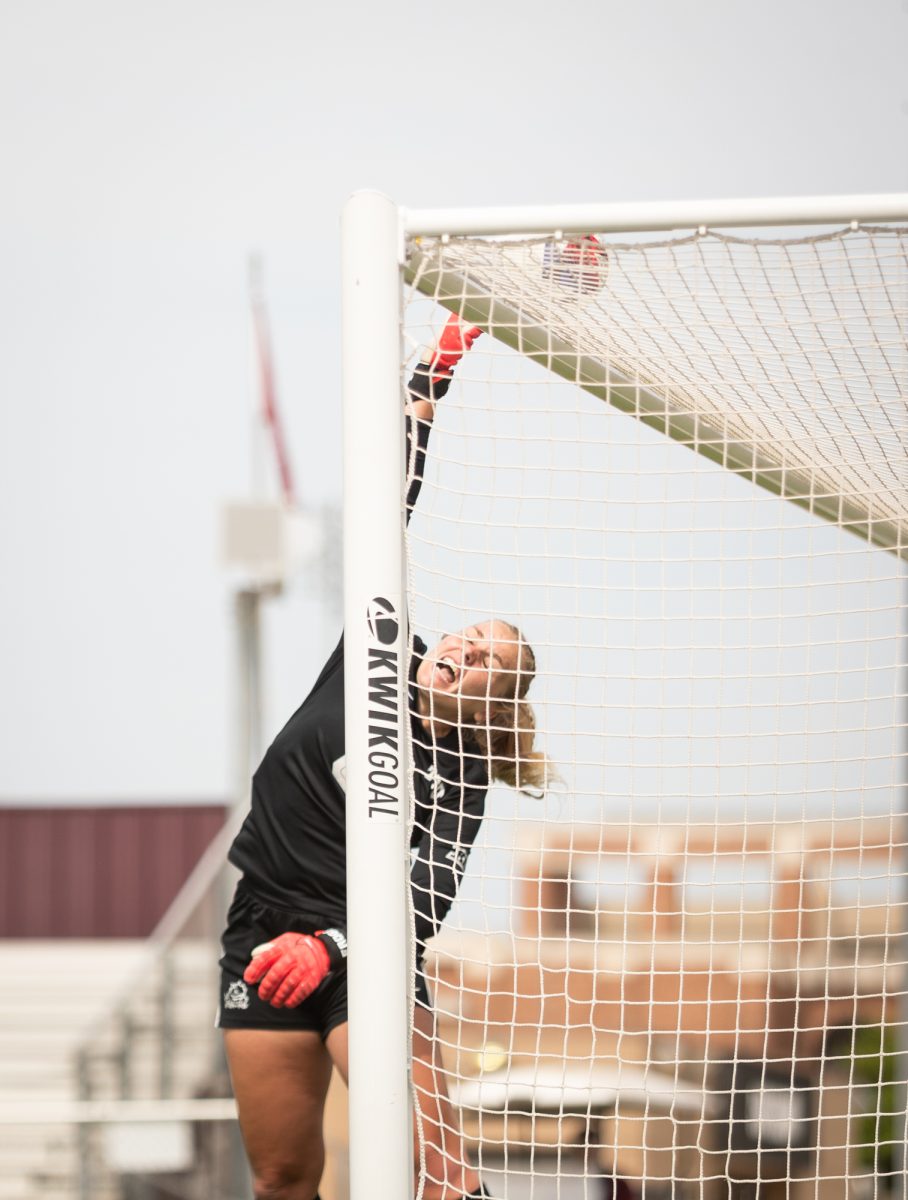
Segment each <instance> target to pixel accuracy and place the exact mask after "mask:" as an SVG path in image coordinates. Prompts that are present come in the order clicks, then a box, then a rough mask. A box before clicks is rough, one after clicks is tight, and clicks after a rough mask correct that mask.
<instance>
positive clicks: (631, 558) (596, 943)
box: [403, 229, 908, 1200]
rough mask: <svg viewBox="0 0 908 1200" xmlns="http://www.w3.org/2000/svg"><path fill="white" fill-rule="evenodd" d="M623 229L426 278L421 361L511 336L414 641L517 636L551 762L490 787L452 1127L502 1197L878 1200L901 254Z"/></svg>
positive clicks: (423, 558) (442, 512)
mask: <svg viewBox="0 0 908 1200" xmlns="http://www.w3.org/2000/svg"><path fill="white" fill-rule="evenodd" d="M601 241H602V246H603V249H604V251H605V254H604V255H602V254H600V255H599V256H598V258H597V259H595V260H593V259H582V258H581V259H580V265H578V256H577V255H576V253H575V252H574V251H573V250H572V248H571V243H570V242H565V243H561V244H554V245H553V244H548V245H547V244H544V243H541V242H535V241H531V242H524V241H516V240H513V239H510V240H508V239H504V240H500V241H494V240H466V239H464V240H458V239H451V240H450V241H445V242H444V243H442V242H437V243H436V242H429V243H423V244H422V245H420V246H419V247H418V249H415V250H414V251H413V253H412V255H411V259H410V275H411V278H414V279H415V284H416V288H418V289H420V290H421V291H423V292H427V293H428V298H426V297H424V296H423V295H420V294H419V293H418V292H417V290H416V288H413V289H412V290H411V291H409V292H408V294H407V306H406V310H405V330H406V337H407V343H406V344H407V361H406V362H405V364H404V367H403V369H404V372H405V374H406V372H407V371H408V370H409V368H410V367H412V364H413V362H414V360H415V354H416V350H417V348H418V347H422V346H424V345H426V344H428V343H430V342H431V341H432V340H433V339H434V337H435V336H436V334H437V333H438V331H439V329H440V328H441V326H442V324H443V323H444V320H445V317H446V315H447V313H446V312H445V310H444V309H443V308H441V307H439V306H438V305H437V304H436V303H435V302H434V299H435V298H438V299H442V300H444V303H445V305H446V306H447V307H448V308H450V307H454V308H456V309H460V310H462V311H463V312H465V313H466V314H468V315H469V316H470V317H471V318H472V319H478V318H480V317H481V316H483V315H484V316H485V317H486V318H488V321H489V324H490V325H491V326H492V327H493V328H494V329H495V330H496V333H497V335H498V336H497V337H495V338H493V337H491V336H484V337H483V338H481V339H480V340H479V341H478V342H477V343H476V346H475V348H474V349H473V350H472V351H471V352H470V353H469V354H468V355H467V356H466V357H465V358H464V361H463V362H462V363H461V365H460V367H459V369H458V371H457V375H456V378H455V381H454V383H453V385H452V387H451V389H450V391H449V393H448V395H447V396H446V397H445V399H444V400H443V401H442V402H441V403H440V404H439V406H438V410H437V414H436V418H435V426H434V429H433V433H432V439H431V442H430V447H429V458H428V463H427V468H426V478H425V483H424V486H423V489H422V492H421V495H420V497H419V501H418V505H417V509H416V513H415V515H414V516H413V519H412V521H411V524H410V527H409V530H408V534H407V551H408V558H409V573H410V589H409V606H410V613H411V621H412V624H413V628H414V630H415V632H416V633H418V634H420V635H421V636H422V637H424V638H425V640H426V641H427V642H428V643H429V644H430V645H432V644H433V643H434V642H435V641H436V640H437V639H438V638H439V636H440V635H442V634H443V633H445V632H448V631H451V630H458V629H461V628H463V627H464V626H466V625H468V624H470V623H471V622H474V621H477V620H479V621H482V620H487V619H489V618H490V617H493V616H494V617H503V618H505V619H507V620H509V621H513V622H515V623H516V624H517V626H519V628H520V629H521V630H522V632H523V634H524V635H525V637H526V638H527V640H528V641H529V642H530V643H531V645H532V646H533V648H534V651H535V654H536V658H537V662H538V673H537V679H536V681H535V682H534V684H533V686H532V688H531V690H530V695H529V698H530V700H531V701H532V702H533V705H534V708H535V712H536V717H537V723H538V729H539V743H540V744H541V746H542V747H543V748H544V749H545V750H546V751H547V753H548V754H549V755H550V757H551V758H552V759H553V760H554V761H555V763H556V764H557V766H558V770H559V772H560V775H561V782H560V783H559V785H558V786H557V788H556V789H555V790H553V791H552V792H551V793H550V794H549V795H548V796H547V797H546V798H545V799H543V800H534V799H531V798H529V797H525V796H522V795H518V794H516V793H514V792H513V791H511V790H508V789H506V788H503V787H500V786H496V787H493V788H492V789H491V791H490V793H489V797H488V801H487V807H486V815H485V819H484V821H483V824H482V828H481V830H480V834H479V837H478V839H477V843H476V846H475V848H474V850H473V853H472V856H471V858H470V860H469V864H468V868H467V872H466V876H465V878H464V880H463V883H462V885H461V889H460V892H459V894H458V897H457V899H456V901H455V903H454V906H453V908H452V910H451V912H450V914H449V915H448V917H447V919H446V921H445V924H444V927H443V930H442V932H441V934H440V935H439V937H438V938H437V939H436V941H435V945H434V947H433V949H432V951H431V953H430V956H429V970H430V974H431V975H432V977H433V978H434V985H433V989H432V990H433V991H434V1002H435V1008H436V1012H437V1014H438V1023H437V1029H436V1033H435V1049H436V1051H438V1052H440V1053H441V1054H442V1056H443V1059H444V1063H445V1067H446V1069H447V1082H448V1088H449V1089H450V1092H451V1095H452V1098H453V1100H454V1101H455V1108H454V1109H452V1110H451V1111H450V1112H448V1111H447V1110H444V1109H442V1110H435V1109H433V1110H432V1112H434V1113H435V1116H436V1117H437V1118H438V1119H439V1120H441V1121H442V1122H448V1123H450V1124H451V1125H452V1126H453V1124H454V1123H455V1122H456V1121H457V1120H459V1121H461V1122H462V1124H463V1127H464V1130H465V1134H466V1144H467V1146H468V1148H469V1152H470V1154H471V1155H472V1157H473V1161H478V1162H479V1164H480V1169H481V1171H482V1174H483V1177H484V1178H485V1179H486V1182H487V1185H488V1186H489V1189H490V1191H491V1192H492V1193H493V1195H496V1196H505V1195H506V1196H509V1197H512V1198H513V1200H518V1198H520V1197H524V1196H530V1195H532V1196H534V1197H539V1198H542V1197H556V1196H557V1197H559V1198H563V1200H573V1198H574V1197H581V1196H584V1197H589V1200H604V1198H605V1197H606V1196H611V1195H614V1196H618V1197H622V1200H624V1197H625V1196H626V1195H627V1194H628V1192H630V1193H631V1194H638V1193H640V1192H646V1194H647V1195H649V1196H651V1197H657V1196H668V1195H675V1196H688V1195H690V1196H693V1195H697V1196H700V1195H704V1196H716V1197H719V1196H726V1195H728V1194H729V1192H728V1189H729V1186H730V1185H729V1181H732V1184H731V1186H732V1188H733V1192H734V1194H741V1195H744V1193H745V1192H747V1193H748V1194H750V1195H752V1194H753V1187H754V1184H755V1183H756V1186H757V1189H758V1191H759V1192H760V1195H765V1196H769V1195H770V1194H782V1190H784V1192H785V1194H788V1193H789V1192H791V1194H793V1195H794V1194H797V1195H802V1194H803V1195H805V1196H806V1195H808V1194H810V1195H811V1196H814V1195H817V1194H819V1192H818V1189H820V1188H821V1189H822V1195H824V1196H826V1195H827V1194H829V1193H830V1189H831V1192H832V1193H835V1194H838V1195H842V1196H844V1195H846V1194H848V1195H856V1194H858V1192H859V1190H860V1188H861V1187H863V1188H865V1189H867V1194H870V1189H871V1187H872V1186H873V1185H874V1180H876V1183H877V1185H878V1186H879V1187H886V1186H888V1184H889V1182H890V1181H891V1180H892V1179H893V1178H894V1173H895V1172H897V1171H899V1170H900V1169H901V1165H902V1164H901V1157H900V1156H901V1154H902V1149H903V1145H904V1140H905V1090H904V1080H905V1078H906V1071H905V1061H906V1059H905V1050H906V1048H908V1024H906V1018H908V994H906V993H908V972H906V961H908V954H906V941H905V939H906V920H905V911H906V907H905V906H906V868H908V853H906V835H905V825H904V822H903V810H904V807H905V805H904V772H903V764H904V740H903V739H904V716H905V714H904V707H903V701H902V694H903V692H904V677H903V674H902V667H901V664H902V662H903V648H904V625H903V617H902V606H903V602H904V582H905V568H904V564H903V563H902V562H901V561H900V559H899V556H898V553H893V552H892V550H893V548H894V549H895V550H896V551H897V552H898V551H902V552H903V551H904V547H905V546H906V545H908V534H906V529H908V488H906V484H908V471H906V449H908V416H906V391H908V350H906V327H908V258H906V246H908V233H906V231H905V230H904V229H885V230H877V229H860V230H857V231H855V230H848V231H844V232H842V233H836V234H834V235H830V236H824V237H818V238H802V239H797V240H792V239H784V240H765V239H735V238H727V237H723V236H719V235H715V234H708V235H706V236H697V237H682V238H678V239H674V240H664V239H663V240H659V241H658V242H656V241H653V240H646V239H641V240H640V241H637V242H633V243H619V241H618V240H617V239H601ZM505 343H507V344H505ZM515 346H519V347H521V348H522V350H523V351H524V353H518V352H517V350H515V349H514V348H513V347H515ZM547 366H550V367H551V368H552V370H548V369H546V367H547ZM571 380H577V381H578V382H579V383H580V384H581V385H582V386H577V383H575V382H571ZM607 391H608V396H607V397H606V392H607ZM604 398H609V399H611V400H612V401H613V404H612V405H608V404H604V403H603V399H604ZM621 409H623V410H624V411H619V410H621ZM628 414H630V415H628ZM634 416H639V417H641V418H643V421H638V420H634V419H633V417H634ZM644 422H646V423H644ZM660 430H666V431H668V432H669V433H670V434H671V438H666V437H665V436H664V434H663V432H660ZM678 442H681V443H686V444H680V445H679V444H678ZM691 446H693V448H694V449H696V450H699V451H702V452H703V453H702V454H700V455H695V454H692V453H691V448H690V447H691ZM723 463H725V464H726V465H727V466H728V467H731V468H732V469H731V470H728V469H726V466H723V465H722V464H723ZM742 475H744V476H747V477H745V478H742ZM751 478H753V479H755V480H756V481H757V483H759V484H762V485H763V486H762V487H760V486H755V484H754V482H751ZM766 489H769V490H766ZM771 491H775V492H781V493H782V494H783V495H787V496H789V497H790V498H793V499H795V500H797V501H798V502H799V503H801V507H797V506H795V505H793V504H789V503H787V502H785V501H784V500H782V499H779V498H778V496H776V495H772V494H770V492H771ZM805 508H806V509H808V510H809V511H804V509H805ZM855 532H858V533H860V534H862V535H863V537H862V538H859V537H856V536H855ZM868 537H869V539H870V540H869V541H868V540H866V539H867V538H868ZM874 541H875V542H877V543H879V545H874V544H873V543H874ZM880 545H882V546H884V547H888V548H880ZM416 1086H417V1092H418V1093H420V1094H421V1096H422V1105H423V1107H424V1108H425V1110H426V1114H427V1120H429V1119H430V1116H431V1114H430V1113H429V1098H428V1091H429V1089H430V1086H431V1084H430V1083H429V1082H427V1080H426V1077H424V1076H420V1077H419V1078H418V1079H417V1080H416ZM439 1111H440V1112H441V1116H439ZM452 1144H453V1143H452ZM426 1161H427V1169H428V1170H429V1174H430V1175H431V1174H432V1169H434V1170H435V1171H436V1172H441V1173H442V1174H443V1173H444V1168H443V1167H441V1166H439V1165H438V1163H437V1162H434V1160H432V1161H433V1162H434V1167H431V1164H430V1163H429V1160H426ZM452 1177H453V1176H452ZM437 1178H438V1176H436V1179H437ZM771 1181H774V1182H771ZM431 1182H432V1181H431V1180H430V1181H429V1185H427V1186H431Z"/></svg>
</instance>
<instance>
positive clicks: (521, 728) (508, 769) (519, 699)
mask: <svg viewBox="0 0 908 1200" xmlns="http://www.w3.org/2000/svg"><path fill="white" fill-rule="evenodd" d="M508 628H509V629H510V630H511V632H512V633H513V634H514V636H515V638H516V639H517V642H518V644H519V648H520V650H519V656H518V667H517V671H516V673H515V679H514V692H515V694H514V696H513V697H511V698H510V699H507V698H502V699H499V700H497V701H496V703H497V704H499V705H501V706H502V707H501V709H500V711H499V712H498V713H496V714H495V716H494V717H491V716H490V717H489V718H488V720H487V722H486V724H484V725H480V726H478V728H476V729H475V730H474V731H473V734H474V737H475V738H476V741H477V742H478V743H479V746H480V749H481V750H482V752H483V754H484V755H485V757H486V760H487V762H488V764H489V778H490V779H491V781H492V782H493V783H499V782H500V783H506V784H507V785H508V787H512V788H516V789H517V791H519V792H524V793H525V794H526V795H528V796H533V797H534V798H536V799H539V798H540V797H541V796H542V795H543V794H544V792H545V790H546V787H547V785H548V784H549V783H551V781H552V780H553V779H554V778H555V777H556V772H555V769H554V767H553V764H552V762H551V761H550V759H549V758H548V757H547V756H546V754H545V753H544V752H543V751H541V750H537V749H535V747H534V743H535V740H536V714H535V713H534V711H533V706H532V705H531V704H530V703H529V701H527V700H526V699H525V697H526V694H527V691H528V690H529V686H530V684H531V683H532V682H533V679H534V678H535V675H536V656H535V654H534V653H533V648H532V646H531V645H530V644H529V642H528V641H526V639H525V638H524V636H523V634H522V633H521V632H520V630H519V629H517V627H516V626H514V625H509V626H508Z"/></svg>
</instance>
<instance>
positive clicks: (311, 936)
mask: <svg viewBox="0 0 908 1200" xmlns="http://www.w3.org/2000/svg"><path fill="white" fill-rule="evenodd" d="M479 334H480V330H479V329H476V328H470V327H468V326H465V325H464V324H463V323H462V322H461V321H460V320H459V318H458V317H456V316H452V317H451V318H449V320H448V323H447V325H446V326H445V329H444V332H443V333H442V336H441V338H440V339H439V342H438V345H437V347H436V349H435V350H434V351H433V352H432V353H431V354H430V355H429V356H428V358H427V361H426V362H424V363H421V364H420V365H419V366H418V367H417V369H416V373H415V375H414V377H413V379H412V380H411V382H410V408H409V412H408V421H407V428H408V434H407V436H408V442H409V444H410V446H411V450H412V455H411V457H412V464H411V482H410V486H409V489H408V495H407V503H408V509H410V508H412V505H413V503H414V502H415V500H416V496H417V494H418V492H419V487H420V484H421V481H422V475H423V465H424V460H425V453H426V447H427V445H428V439H429V431H430V428H431V423H432V418H433V416H434V411H435V407H434V406H435V402H436V401H438V400H440V399H441V398H442V396H443V395H444V394H445V392H446V391H447V388H448V385H449V383H450V380H451V375H452V372H453V370H454V367H455V366H456V364H457V363H458V362H459V360H460V358H461V356H462V355H463V353H464V350H468V349H469V348H470V346H471V345H472V343H473V342H474V341H475V339H476V338H477V337H478V336H479ZM414 438H415V440H414ZM343 653H344V650H343V638H341V641H340V643H339V644H338V646H337V648H336V649H335V651H334V653H333V654H332V655H331V658H330V659H329V660H328V662H327V664H326V665H325V667H324V669H323V670H322V672H321V674H320V676H319V677H318V679H317V681H316V683H315V686H314V688H313V689H312V691H311V692H310V694H309V696H308V697H307V699H306V700H305V701H304V703H303V704H302V705H301V707H300V708H299V709H298V710H297V711H296V712H295V713H294V715H293V716H292V717H291V718H290V720H289V721H288V722H287V724H286V725H285V726H284V728H283V729H282V730H281V732H280V733H279V734H278V736H277V737H276V738H275V740H274V742H273V743H272V745H271V746H270V748H269V749H268V751H267V753H266V754H265V757H264V759H263V761H262V764H261V766H260V767H259V768H258V770H257V771H256V773H255V776H254V779H253V786H252V805H251V810H250V813H249V816H248V817H247V819H246V821H245V823H244V825H243V827H242V829H241V830H240V832H239V834H238V835H237V838H236V840H235V842H234V843H233V846H232V847H231V850H230V861H231V862H232V863H234V865H235V866H237V867H238V868H239V869H240V870H241V871H242V879H241V880H240V883H239V885H238V887H237V891H236V895H235V897H234V901H233V904H232V905H231V908H230V913H229V915H228V923H227V929H226V931H225V933H224V938H223V949H224V954H223V957H222V959H221V968H222V975H221V1003H220V1011H219V1018H218V1024H219V1025H220V1027H221V1028H222V1029H223V1030H224V1031H225V1033H224V1037H225V1045H226V1050H227V1057H228V1061H229V1064H230V1073H231V1077H232V1080H233V1087H234V1093H235V1095H236V1099H237V1106H238V1110H239V1117H240V1126H241V1129H242V1133H243V1139H244V1141H245V1144H246V1150H247V1153H248V1155H249V1159H250V1163H251V1165H252V1170H253V1175H254V1180H255V1195H256V1197H257V1198H259V1200H265V1198H266V1197H267V1198H269V1200H313V1197H316V1195H317V1193H316V1189H317V1187H318V1182H319V1179H320V1177H321V1173H322V1168H323V1165H324V1145H323V1141H322V1116H323V1111H324V1102H325V1096H326V1093H327V1088H328V1083H329V1080H330V1075H331V1067H332V1063H333V1064H334V1065H336V1066H337V1068H338V1070H339V1071H340V1073H341V1075H342V1076H343V1078H344V1079H345V1080H346V1078H347V979H346V970H345V960H346V956H347V941H346V935H345V923H346V877H345V838H346V833H345V821H344V805H345V795H344V782H345V781H344V687H343ZM534 673H535V660H534V656H533V651H532V649H531V647H530V646H529V644H528V643H527V642H526V641H525V640H524V638H523V637H522V636H521V634H520V632H519V630H517V629H516V628H515V627H514V626H513V625H510V624H508V623H507V622H505V621H499V620H491V621H480V622H478V623H476V624H474V625H470V626H468V627H467V628H466V629H464V630H462V631H461V632H460V633H457V634H449V635H446V636H445V637H444V638H442V640H441V641H440V642H439V643H438V645H437V646H435V647H434V649H433V650H431V651H427V648H426V646H425V644H424V643H423V642H421V641H420V640H419V639H414V655H413V658H412V661H411V668H410V688H409V699H410V726H411V732H412V753H413V763H412V769H413V778H414V791H415V795H416V805H415V813H414V828H413V842H412V844H413V849H414V850H415V857H414V861H413V866H412V872H411V887H412V895H413V906H414V910H415V919H416V943H417V993H416V1001H417V1003H416V1010H415V1019H414V1043H413V1076H414V1084H415V1089H416V1094H417V1097H418V1098H419V1103H420V1116H421V1118H422V1133H423V1148H424V1159H425V1179H424V1193H423V1194H424V1196H425V1198H426V1200H460V1197H466V1196H482V1195H485V1194H486V1193H485V1192H484V1190H483V1188H482V1185H481V1183H480V1181H479V1176H478V1175H477V1174H476V1172H475V1171H474V1170H473V1169H472V1168H471V1167H470V1166H469V1165H468V1164H467V1162H466V1156H465V1154H464V1151H463V1146H462V1142H461V1139H460V1136H459V1133H458V1132H457V1128H458V1127H457V1122H456V1120H455V1118H454V1116H453V1112H452V1110H451V1106H450V1103H449V1102H448V1100H447V1097H446V1091H445V1087H444V1079H443V1075H442V1072H441V1064H440V1060H439V1058H438V1054H437V1049H436V1045H437V1044H436V1041H435V1039H434V1037H433V1033H434V1023H433V1022H434V1019H433V1016H432V1013H431V1009H430V1006H429V997H428V992H427V990H426V986H425V982H424V978H423V975H422V959H423V954H424V950H425V942H426V940H427V939H428V938H429V937H431V936H432V935H433V934H434V933H436V932H437V930H438V928H439V926H440V924H441V922H442V921H443V919H444V917H445V915H446V913H447V911H448V909H449V908H450V906H451V902H452V901H453V899H454V896H455V895H456V892H457V888H458V885H459V883H460V879H461V877H462V875H463V871H464V868H465V866H466V861H467V857H468V855H469V852H470V848H471V846H472V844H473V842H474V840H475V838H476V834H477V833H478V831H479V826H480V824H481V822H482V816H483V810H484V805H485V795H486V790H487V788H488V786H489V783H490V781H493V780H502V781H503V782H506V783H508V784H510V785H511V786H513V787H517V788H521V789H528V790H534V791H537V790H538V789H541V788H542V787H544V785H545V780H546V773H547V763H546V759H545V756H544V755H543V754H541V753H540V752H539V751H537V750H534V749H533V738H534V721H533V712H532V709H531V707H530V706H529V705H528V704H527V702H526V700H525V697H526V693H527V689H528V687H529V685H530V683H531V681H532V679H533V675H534ZM353 952H354V953H355V947H354V951H353ZM427 1098H431V1100H430V1099H427Z"/></svg>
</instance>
